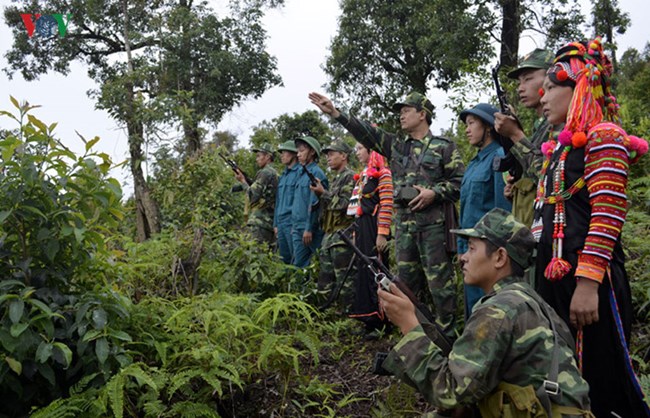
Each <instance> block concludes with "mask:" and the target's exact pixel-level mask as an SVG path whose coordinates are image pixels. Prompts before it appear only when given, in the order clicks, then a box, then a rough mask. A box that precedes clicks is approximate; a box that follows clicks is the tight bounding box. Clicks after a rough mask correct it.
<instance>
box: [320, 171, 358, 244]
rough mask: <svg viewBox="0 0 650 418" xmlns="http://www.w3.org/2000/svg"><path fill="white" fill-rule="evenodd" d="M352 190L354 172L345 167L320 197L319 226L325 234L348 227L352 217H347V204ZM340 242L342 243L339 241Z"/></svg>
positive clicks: (352, 219)
mask: <svg viewBox="0 0 650 418" xmlns="http://www.w3.org/2000/svg"><path fill="white" fill-rule="evenodd" d="M352 189H354V172H353V171H352V170H350V169H349V168H348V167H346V168H345V169H344V170H343V171H341V172H340V173H336V176H335V177H334V179H333V180H332V182H331V183H330V188H329V189H328V190H325V192H324V193H323V194H322V195H321V197H320V201H321V204H322V205H323V211H322V212H321V225H322V226H323V231H324V232H325V233H326V234H331V233H333V232H335V231H338V230H340V229H344V228H346V227H348V226H349V225H350V224H351V223H352V222H353V221H354V217H352V216H348V215H347V213H346V212H347V209H348V204H349V203H350V197H352ZM341 242H342V241H341Z"/></svg>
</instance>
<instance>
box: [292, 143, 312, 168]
mask: <svg viewBox="0 0 650 418" xmlns="http://www.w3.org/2000/svg"><path fill="white" fill-rule="evenodd" d="M296 149H297V150H298V162H299V163H300V164H302V165H305V164H309V163H310V162H311V161H312V159H313V158H312V156H313V155H315V154H316V151H314V150H313V149H312V148H311V147H310V146H309V145H307V144H304V143H299V144H298V145H297V146H296Z"/></svg>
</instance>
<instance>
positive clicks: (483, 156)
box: [458, 141, 512, 254]
mask: <svg viewBox="0 0 650 418" xmlns="http://www.w3.org/2000/svg"><path fill="white" fill-rule="evenodd" d="M503 155H504V153H503V148H502V147H501V145H499V143H498V142H496V141H492V142H491V143H490V144H489V145H488V146H486V147H485V148H483V149H482V150H479V152H478V153H477V154H476V156H475V157H474V158H472V161H470V162H469V165H468V166H467V169H466V170H465V175H464V176H463V181H462V183H461V185H460V227H461V228H473V227H474V225H476V222H478V220H479V219H481V217H482V216H483V215H485V214H486V213H487V212H489V211H490V210H491V209H494V208H502V209H505V210H507V211H510V210H512V204H511V203H510V202H509V201H508V199H506V198H505V196H503V188H504V187H505V182H504V181H503V174H502V173H499V172H497V171H494V170H492V160H494V157H495V156H500V157H503ZM465 252H467V240H466V239H464V238H458V254H463V253H465Z"/></svg>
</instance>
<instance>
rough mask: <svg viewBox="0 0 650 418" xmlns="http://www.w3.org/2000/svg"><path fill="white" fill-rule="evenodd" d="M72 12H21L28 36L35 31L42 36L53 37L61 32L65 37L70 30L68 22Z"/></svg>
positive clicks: (61, 36) (60, 35)
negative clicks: (45, 13) (49, 13)
mask: <svg viewBox="0 0 650 418" xmlns="http://www.w3.org/2000/svg"><path fill="white" fill-rule="evenodd" d="M71 16H72V15H71V14H70V13H67V14H65V15H64V14H61V13H55V14H51V15H42V14H40V13H35V14H31V13H21V14H20V17H22V18H23V23H24V24H25V28H26V29H27V36H29V37H30V38H31V37H32V35H34V32H36V34H37V35H38V36H40V37H41V38H51V37H53V36H56V35H57V33H58V34H59V37H60V38H63V37H64V36H65V34H66V32H67V31H68V23H70V17H71Z"/></svg>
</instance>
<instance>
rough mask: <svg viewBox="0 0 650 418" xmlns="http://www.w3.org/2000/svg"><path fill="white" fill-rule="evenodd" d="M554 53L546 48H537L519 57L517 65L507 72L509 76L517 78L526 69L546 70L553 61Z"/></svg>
mask: <svg viewBox="0 0 650 418" xmlns="http://www.w3.org/2000/svg"><path fill="white" fill-rule="evenodd" d="M553 58H555V55H554V54H553V52H552V51H549V50H548V49H542V48H537V49H535V50H533V51H532V52H530V53H529V54H528V55H526V56H525V57H523V58H522V59H521V62H520V63H519V66H518V67H517V68H515V69H514V70H512V71H510V72H509V73H508V77H509V78H513V79H515V80H516V79H517V78H518V77H519V76H520V75H521V73H523V72H524V71H526V70H546V69H548V68H549V67H550V66H551V64H552V63H553Z"/></svg>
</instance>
